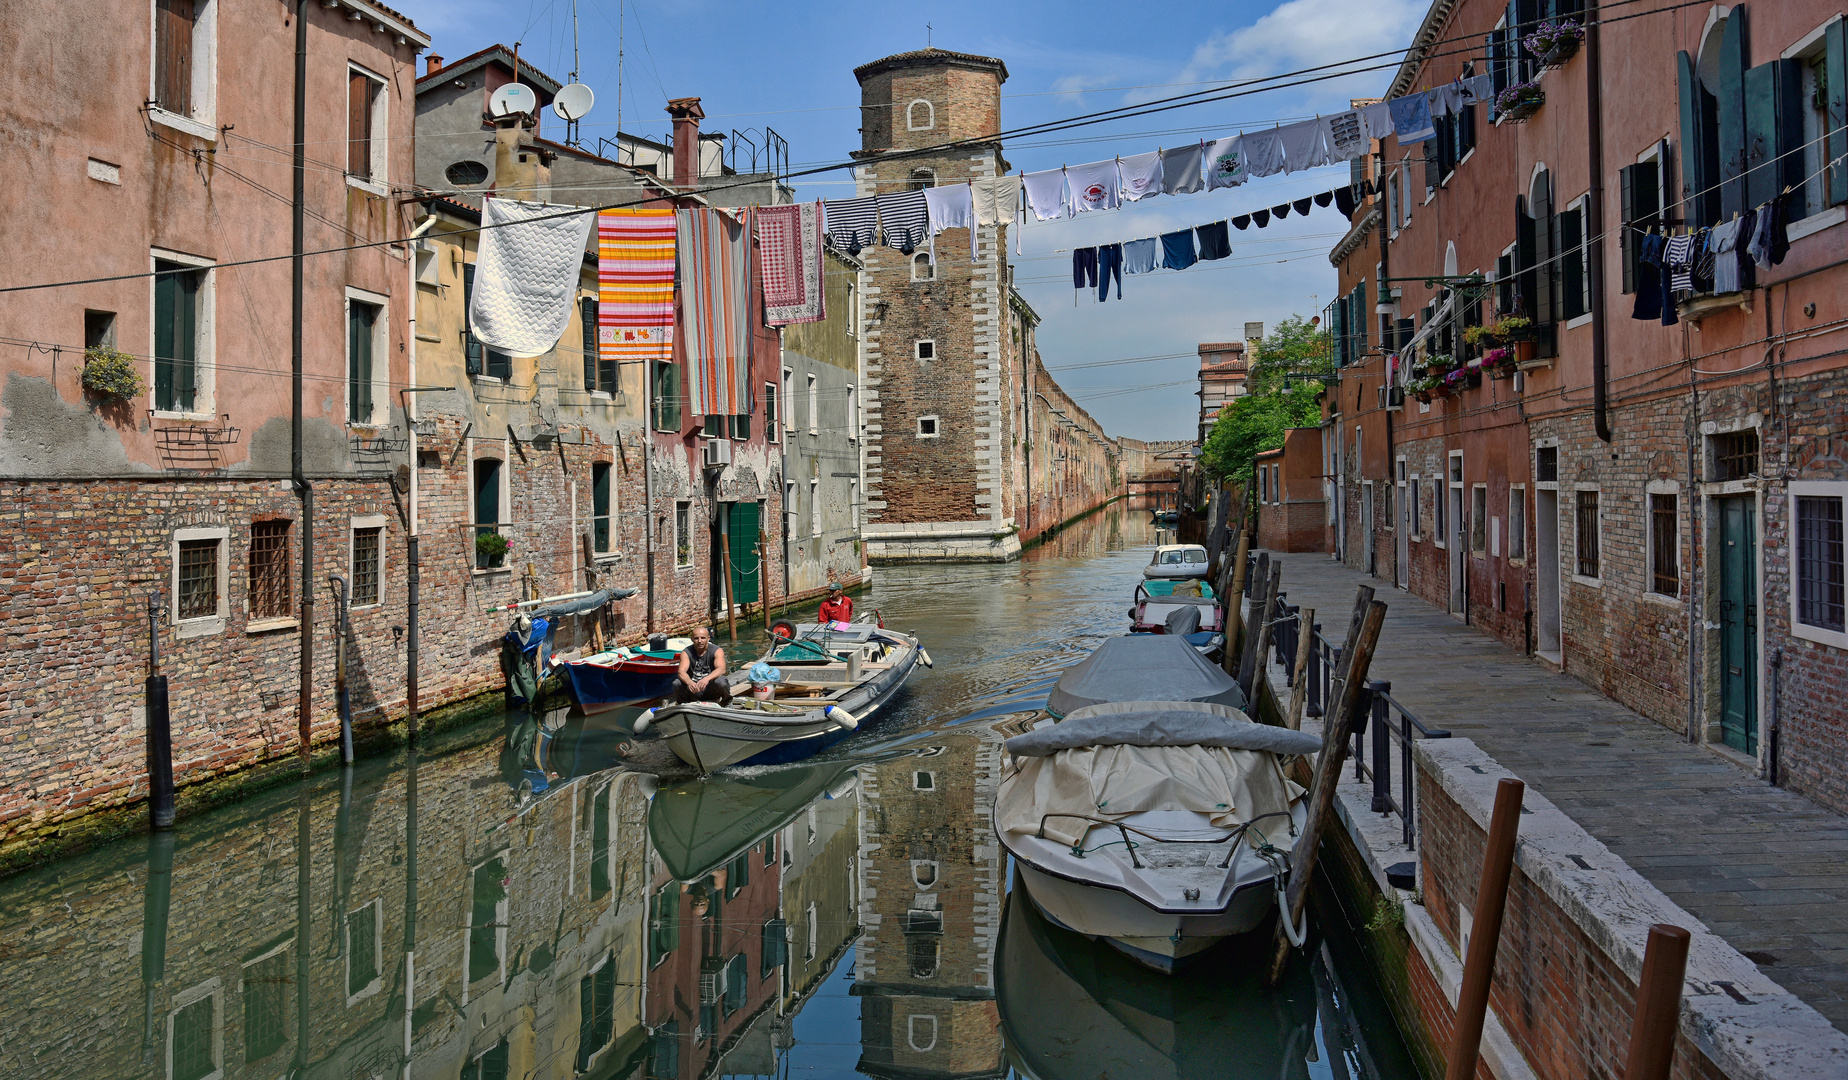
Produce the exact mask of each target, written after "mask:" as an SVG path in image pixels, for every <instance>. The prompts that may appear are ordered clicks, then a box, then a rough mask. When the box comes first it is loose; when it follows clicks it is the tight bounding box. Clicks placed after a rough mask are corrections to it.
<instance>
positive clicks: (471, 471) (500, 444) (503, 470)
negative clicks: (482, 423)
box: [379, 438, 513, 591]
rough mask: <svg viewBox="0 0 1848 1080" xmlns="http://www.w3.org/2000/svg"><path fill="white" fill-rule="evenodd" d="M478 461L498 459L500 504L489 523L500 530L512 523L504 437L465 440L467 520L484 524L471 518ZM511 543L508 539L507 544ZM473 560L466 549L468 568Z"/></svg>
mask: <svg viewBox="0 0 1848 1080" xmlns="http://www.w3.org/2000/svg"><path fill="white" fill-rule="evenodd" d="M484 447H493V448H495V449H497V450H499V453H490V454H484V453H481V452H480V450H481V448H484ZM478 461H498V462H500V506H499V507H498V508H497V509H496V511H495V514H496V516H497V517H499V518H500V520H499V521H497V522H492V524H494V525H497V526H498V527H500V528H501V529H506V528H507V527H508V526H509V525H511V524H513V521H512V518H513V466H512V465H511V464H510V463H509V461H508V458H507V443H506V440H504V439H473V438H471V439H470V440H469V441H468V523H469V524H470V525H481V524H484V523H483V522H480V521H476V520H475V463H476V462H478ZM501 535H502V536H505V535H507V534H506V533H505V532H503V533H502V534H501ZM511 542H512V541H511V540H510V541H509V543H511ZM474 563H475V558H474V551H473V549H472V548H471V549H470V552H469V565H470V566H471V567H472V566H474ZM509 569H510V568H509V567H507V566H506V565H501V566H497V567H489V568H479V567H478V568H476V569H474V570H473V571H472V572H473V573H476V574H505V573H508V572H509ZM379 587H380V589H381V591H382V590H383V588H384V583H383V582H381V583H380V586H379Z"/></svg>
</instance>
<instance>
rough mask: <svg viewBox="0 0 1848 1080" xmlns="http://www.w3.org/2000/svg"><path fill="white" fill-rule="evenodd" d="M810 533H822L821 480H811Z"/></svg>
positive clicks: (818, 534)
mask: <svg viewBox="0 0 1848 1080" xmlns="http://www.w3.org/2000/svg"><path fill="white" fill-rule="evenodd" d="M809 535H810V536H820V535H821V481H820V480H819V479H815V480H810V481H809Z"/></svg>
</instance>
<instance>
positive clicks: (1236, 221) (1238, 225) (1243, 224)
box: [1232, 214, 1251, 232]
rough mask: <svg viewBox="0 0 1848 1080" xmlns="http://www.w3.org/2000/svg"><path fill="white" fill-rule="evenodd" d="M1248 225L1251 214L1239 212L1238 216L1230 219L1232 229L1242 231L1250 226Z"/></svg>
mask: <svg viewBox="0 0 1848 1080" xmlns="http://www.w3.org/2000/svg"><path fill="white" fill-rule="evenodd" d="M1250 225H1251V215H1250V214H1240V215H1239V216H1237V217H1235V218H1233V219H1232V227H1233V228H1234V229H1237V230H1238V231H1239V232H1244V231H1245V230H1246V229H1247V228H1249V227H1250Z"/></svg>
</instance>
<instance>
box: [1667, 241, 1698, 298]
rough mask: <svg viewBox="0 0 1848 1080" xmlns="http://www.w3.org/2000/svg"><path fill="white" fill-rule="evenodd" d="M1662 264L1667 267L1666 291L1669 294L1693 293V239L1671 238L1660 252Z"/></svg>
mask: <svg viewBox="0 0 1848 1080" xmlns="http://www.w3.org/2000/svg"><path fill="white" fill-rule="evenodd" d="M1662 262H1663V264H1664V265H1666V266H1667V267H1668V290H1669V292H1671V293H1686V292H1693V291H1694V238H1693V237H1691V236H1685V235H1683V236H1671V237H1669V239H1668V246H1667V247H1665V248H1664V249H1663V251H1662Z"/></svg>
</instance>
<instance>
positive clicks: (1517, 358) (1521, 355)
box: [1514, 341, 1534, 367]
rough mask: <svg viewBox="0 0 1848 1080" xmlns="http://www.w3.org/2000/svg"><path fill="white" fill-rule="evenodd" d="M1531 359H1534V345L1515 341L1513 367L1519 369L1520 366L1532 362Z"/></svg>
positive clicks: (1528, 342)
mask: <svg viewBox="0 0 1848 1080" xmlns="http://www.w3.org/2000/svg"><path fill="white" fill-rule="evenodd" d="M1533 358H1534V343H1533V342H1531V341H1517V342H1515V343H1514V363H1515V366H1517V367H1519V366H1520V365H1522V364H1526V363H1529V362H1531V361H1532V360H1533Z"/></svg>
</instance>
